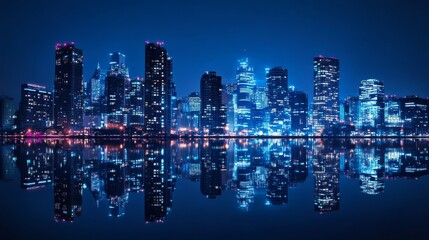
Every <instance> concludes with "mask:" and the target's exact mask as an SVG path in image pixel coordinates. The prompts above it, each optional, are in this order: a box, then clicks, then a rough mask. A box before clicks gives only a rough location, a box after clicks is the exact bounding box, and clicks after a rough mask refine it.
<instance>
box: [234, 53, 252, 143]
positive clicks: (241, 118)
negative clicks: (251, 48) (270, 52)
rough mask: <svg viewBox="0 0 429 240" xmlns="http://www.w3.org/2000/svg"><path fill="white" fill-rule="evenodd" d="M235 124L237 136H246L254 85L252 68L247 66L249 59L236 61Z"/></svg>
mask: <svg viewBox="0 0 429 240" xmlns="http://www.w3.org/2000/svg"><path fill="white" fill-rule="evenodd" d="M236 79H237V123H236V125H235V129H236V132H237V133H238V134H242V135H247V134H248V132H249V131H250V129H249V127H250V122H251V109H252V97H253V90H254V87H255V85H256V83H255V74H254V72H253V68H252V67H250V66H249V59H248V58H244V59H240V60H238V67H237V75H236Z"/></svg>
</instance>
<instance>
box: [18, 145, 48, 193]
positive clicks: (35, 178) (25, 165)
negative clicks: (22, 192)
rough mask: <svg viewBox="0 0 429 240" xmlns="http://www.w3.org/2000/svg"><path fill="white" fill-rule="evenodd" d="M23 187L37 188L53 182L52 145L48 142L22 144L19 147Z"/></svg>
mask: <svg viewBox="0 0 429 240" xmlns="http://www.w3.org/2000/svg"><path fill="white" fill-rule="evenodd" d="M17 150H18V152H19V155H18V158H17V161H18V164H17V165H18V166H19V170H20V173H21V174H20V175H21V188H23V189H37V188H40V187H44V186H46V185H48V184H50V183H51V182H52V161H53V157H54V153H53V149H52V147H50V146H48V145H47V144H46V143H43V142H41V143H33V144H31V145H30V146H28V145H26V144H22V145H20V146H19V147H18V149H17Z"/></svg>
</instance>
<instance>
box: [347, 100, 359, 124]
mask: <svg viewBox="0 0 429 240" xmlns="http://www.w3.org/2000/svg"><path fill="white" fill-rule="evenodd" d="M343 108H344V123H345V124H348V125H357V122H358V119H359V97H347V98H346V99H345V100H344V102H343Z"/></svg>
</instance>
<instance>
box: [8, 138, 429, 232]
mask: <svg viewBox="0 0 429 240" xmlns="http://www.w3.org/2000/svg"><path fill="white" fill-rule="evenodd" d="M428 143H429V140H423V139H411V140H406V139H402V140H396V139H384V140H374V139H367V140H364V139H344V140H338V139H335V140H323V141H322V140H306V139H301V140H300V139H298V140H285V139H279V140H276V139H233V140H231V139H228V140H219V139H213V140H208V139H206V140H195V141H191V140H173V141H170V140H161V139H160V140H135V141H134V140H49V139H45V140H34V139H32V140H23V141H13V140H8V141H6V140H3V142H2V143H1V145H0V163H1V164H0V178H1V181H0V196H1V197H0V206H1V214H0V234H1V235H0V238H1V239H54V238H56V239H124V238H135V239H173V238H175V239H389V238H390V239H429V231H428V229H429V228H428V227H429V226H428V225H429V218H428V214H429V177H428V176H427V175H428V173H429V172H428V164H429V146H428Z"/></svg>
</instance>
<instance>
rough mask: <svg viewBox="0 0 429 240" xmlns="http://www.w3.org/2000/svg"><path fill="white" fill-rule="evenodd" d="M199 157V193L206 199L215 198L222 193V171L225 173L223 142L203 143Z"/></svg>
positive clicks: (210, 141) (211, 141)
mask: <svg viewBox="0 0 429 240" xmlns="http://www.w3.org/2000/svg"><path fill="white" fill-rule="evenodd" d="M200 156H201V185H200V186H201V193H202V194H203V195H205V196H207V197H208V198H216V196H220V195H221V193H222V171H226V148H225V141H224V140H208V141H204V142H203V145H202V147H201V148H200Z"/></svg>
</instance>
